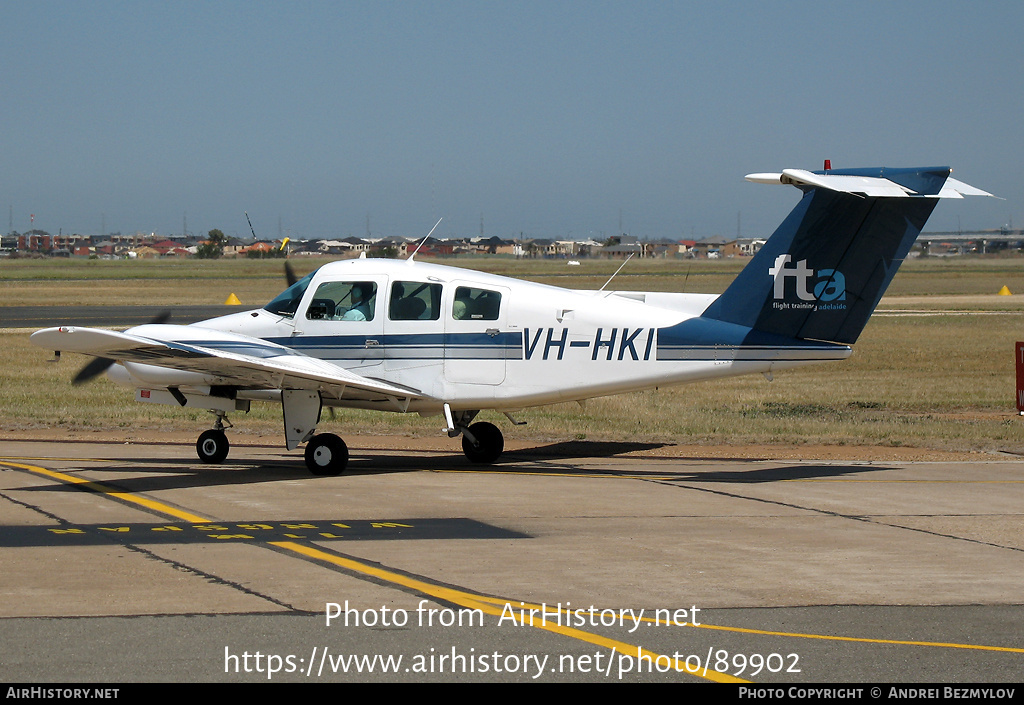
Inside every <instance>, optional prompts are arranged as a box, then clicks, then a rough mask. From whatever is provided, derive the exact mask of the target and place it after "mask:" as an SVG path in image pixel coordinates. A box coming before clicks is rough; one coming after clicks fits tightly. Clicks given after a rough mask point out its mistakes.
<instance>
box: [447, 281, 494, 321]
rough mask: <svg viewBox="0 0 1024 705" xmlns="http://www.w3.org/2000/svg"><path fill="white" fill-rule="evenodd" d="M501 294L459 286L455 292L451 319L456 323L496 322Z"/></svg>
mask: <svg viewBox="0 0 1024 705" xmlns="http://www.w3.org/2000/svg"><path fill="white" fill-rule="evenodd" d="M499 308H501V294H500V293H498V292H497V291H490V290H488V289H474V288H473V287H469V286H460V287H459V288H457V289H456V290H455V302H454V303H453V304H452V318H454V319H455V320H457V321H496V320H498V309H499Z"/></svg>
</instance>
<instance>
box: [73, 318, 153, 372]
mask: <svg viewBox="0 0 1024 705" xmlns="http://www.w3.org/2000/svg"><path fill="white" fill-rule="evenodd" d="M170 319H171V312H170V311H163V312H161V313H159V314H157V315H156V316H155V317H154V318H153V320H151V321H150V323H151V324H153V323H167V321H169V320H170ZM115 362H117V361H116V360H111V359H110V358H107V357H95V358H93V359H92V360H90V361H89V363H88V364H86V365H85V367H83V368H82V369H80V370H79V371H78V374H77V375H75V378H74V379H73V380H71V384H73V385H75V386H78V385H79V384H85V383H86V382H88V381H89V380H91V379H93V378H94V377H98V376H99V375H101V374H103V373H104V372H106V371H107V370H108V369H109V368H110V366H111V365H113V364H114V363H115Z"/></svg>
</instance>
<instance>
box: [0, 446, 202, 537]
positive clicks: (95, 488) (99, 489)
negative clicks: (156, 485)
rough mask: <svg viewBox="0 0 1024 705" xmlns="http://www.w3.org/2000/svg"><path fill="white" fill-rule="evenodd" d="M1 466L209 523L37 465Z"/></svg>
mask: <svg viewBox="0 0 1024 705" xmlns="http://www.w3.org/2000/svg"><path fill="white" fill-rule="evenodd" d="M3 464H4V465H10V466H11V467H15V468H21V469H22V470H28V471H29V472H34V473H36V474H37V475H44V476H46V477H49V478H52V479H54V480H59V481H60V482H67V483H68V484H71V485H79V486H81V487H85V488H87V489H90V490H92V491H93V492H98V493H99V494H105V495H108V496H110V497H116V498H117V499H120V500H121V501H123V502H129V503H131V504H138V505H139V506H142V507H145V508H146V509H151V510H153V511H156V512H162V513H164V514H167V515H169V516H172V517H174V518H176V519H181V520H182V521H190V522H207V521H209V519H206V518H204V517H201V516H198V515H196V514H190V513H188V512H185V511H182V510H180V509H176V508H175V507H172V506H170V505H168V504H164V503H163V502H157V501H156V500H153V499H149V498H147V497H137V496H135V495H133V494H129V493H128V492H121V491H120V490H115V489H114V488H113V487H109V486H107V485H104V484H103V483H102V482H94V481H92V480H85V479H83V478H81V477H75V476H74V475H68V474H67V473H63V472H57V471H56V470H47V469H46V468H41V467H39V466H38V465H23V464H22V463H9V462H6V461H5V462H4V463H3Z"/></svg>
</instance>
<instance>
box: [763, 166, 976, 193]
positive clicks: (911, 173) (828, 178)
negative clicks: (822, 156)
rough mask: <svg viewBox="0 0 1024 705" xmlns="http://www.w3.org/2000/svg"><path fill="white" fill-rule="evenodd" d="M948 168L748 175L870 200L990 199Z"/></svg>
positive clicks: (799, 171) (795, 170) (766, 181)
mask: <svg viewBox="0 0 1024 705" xmlns="http://www.w3.org/2000/svg"><path fill="white" fill-rule="evenodd" d="M950 171H951V170H950V169H949V168H948V167H930V168H926V169H888V168H884V167H883V168H878V169H847V170H838V169H833V170H829V171H806V170H804V169H783V170H782V173H781V174H776V173H767V174H748V175H747V177H746V179H747V181H751V182H753V183H757V184H789V185H792V186H796V187H798V188H804V189H808V188H824V189H828V190H830V191H838V192H841V193H852V194H855V195H857V196H863V197H870V198H911V197H915V196H916V197H927V198H963V197H964V196H992V194H991V193H989V192H987V191H982V190H981V189H979V188H975V187H974V186H970V185H968V184H965V183H964V182H962V181H957V180H956V179H953V178H950V177H949V172H950Z"/></svg>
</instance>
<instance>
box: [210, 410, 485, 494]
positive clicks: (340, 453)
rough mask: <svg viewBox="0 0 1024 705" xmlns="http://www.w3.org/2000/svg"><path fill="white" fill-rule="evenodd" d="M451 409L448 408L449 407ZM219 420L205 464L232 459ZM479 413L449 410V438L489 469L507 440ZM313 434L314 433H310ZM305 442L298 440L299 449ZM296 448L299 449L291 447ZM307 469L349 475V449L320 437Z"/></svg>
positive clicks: (312, 442) (329, 436) (311, 444)
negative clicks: (478, 417) (459, 442)
mask: <svg viewBox="0 0 1024 705" xmlns="http://www.w3.org/2000/svg"><path fill="white" fill-rule="evenodd" d="M445 406H446V407H447V404H446V405H445ZM214 413H215V414H216V415H217V420H216V421H215V422H214V427H213V428H211V429H210V430H209V431H203V433H202V434H201V435H200V436H199V440H197V441H196V454H197V455H198V456H199V459H200V460H201V461H203V462H204V463H211V464H215V463H222V462H224V459H225V458H227V457H228V451H229V450H230V448H231V445H230V444H229V443H228V437H227V435H226V434H225V433H224V429H225V428H231V423H230V422H229V421H228V420H227V417H226V416H225V415H224V413H223V412H217V411H215V412H214ZM478 413H479V412H477V411H459V412H454V413H453V412H452V411H451V409H448V408H445V417H446V419H447V420H448V428H447V429H446V430H447V431H448V435H449V436H451V437H455V436H459V435H461V436H462V452H463V453H465V454H466V458H467V459H468V460H469V462H471V463H476V464H479V465H488V464H490V463H493V462H494V461H496V460H497V459H498V458H499V457H501V454H502V452H503V451H504V450H505V437H504V436H503V435H502V433H501V430H500V429H499V428H498V427H497V426H495V425H494V424H492V423H489V422H487V421H478V422H476V423H471V422H472V420H473V418H474V417H475V416H476V415H477V414H478ZM310 432H312V431H310ZM299 442H301V441H300V440H299V439H296V443H295V445H297V444H298V443H299ZM290 447H291V448H294V447H295V446H294V445H292V446H290ZM305 460H306V467H307V468H308V469H309V471H310V472H311V473H313V474H314V475H319V476H334V475H340V474H341V473H343V472H345V468H346V467H347V466H348V446H347V445H345V441H343V440H342V439H341V438H339V437H338V436H336V435H334V434H333V433H318V434H316V435H315V436H312V437H311V438H310V439H309V440H308V441H306V450H305Z"/></svg>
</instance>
